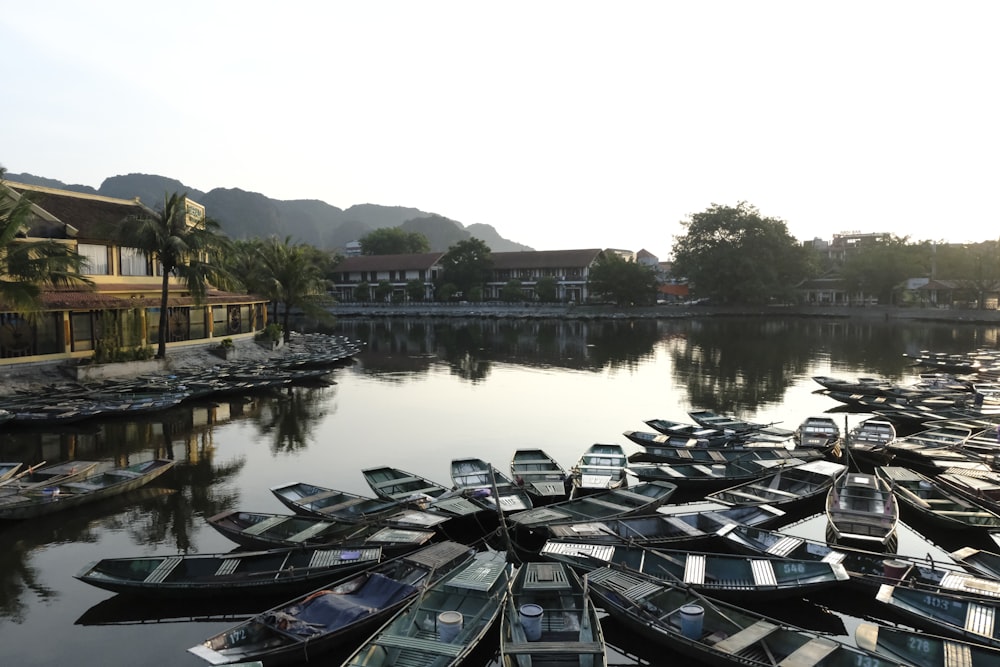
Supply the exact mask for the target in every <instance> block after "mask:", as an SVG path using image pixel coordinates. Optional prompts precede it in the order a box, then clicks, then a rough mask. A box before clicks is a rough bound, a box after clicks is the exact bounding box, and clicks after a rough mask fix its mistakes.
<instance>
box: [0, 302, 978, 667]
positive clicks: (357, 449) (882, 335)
mask: <svg viewBox="0 0 1000 667" xmlns="http://www.w3.org/2000/svg"><path fill="white" fill-rule="evenodd" d="M338 333H342V334H344V335H347V336H349V337H353V338H358V339H360V340H362V342H364V343H365V345H366V349H365V351H364V352H363V353H362V354H361V355H360V356H359V359H358V363H357V364H355V365H353V366H350V367H345V368H343V369H341V370H338V371H337V373H338V374H340V375H338V381H339V382H340V384H337V385H332V386H311V387H294V388H290V389H284V390H282V391H280V392H276V393H269V394H265V395H248V396H245V397H233V398H227V399H226V400H220V401H217V402H215V403H202V404H194V405H182V406H180V407H178V408H175V409H172V410H169V411H165V412H163V413H158V414H155V415H150V416H149V417H146V418H143V419H131V420H112V421H105V422H95V423H93V424H87V423H81V424H79V425H74V426H73V427H72V428H61V429H51V430H37V429H36V430H17V431H14V430H6V431H3V432H0V460H4V461H23V462H25V463H26V464H29V465H30V464H33V463H38V462H41V461H48V462H51V463H55V462H58V461H63V460H68V459H78V460H113V461H116V462H119V463H126V462H135V461H138V460H144V459H148V458H153V457H159V456H163V457H168V458H173V459H175V460H176V461H177V462H178V465H177V466H175V468H174V470H173V471H172V472H171V473H170V476H169V477H168V478H166V479H164V480H163V481H162V482H161V483H160V484H159V486H160V487H162V488H161V489H160V490H157V489H146V490H144V491H143V492H140V494H138V495H129V496H126V497H123V498H120V499H117V500H113V501H108V502H104V503H100V504H95V505H94V506H91V507H84V508H80V509H79V510H78V511H75V512H72V513H69V514H66V515H60V514H56V515H53V516H52V517H50V518H49V519H47V520H45V521H38V522H30V523H24V524H13V525H2V524H0V547H2V548H0V642H2V641H6V642H7V643H6V644H5V645H6V646H8V647H10V646H15V645H16V646H17V647H18V648H16V649H13V653H12V654H13V655H14V657H15V658H17V657H21V658H23V657H24V655H26V654H24V655H22V654H20V653H19V651H21V649H20V648H19V647H20V645H21V642H20V641H16V642H11V639H20V635H21V634H22V633H23V634H24V636H25V637H28V638H31V639H33V640H34V641H36V642H38V641H41V642H44V641H45V638H46V637H47V636H48V635H49V634H51V633H52V632H53V631H58V630H59V629H60V627H61V626H60V625H59V623H61V622H65V616H66V615H68V616H69V617H70V619H69V622H68V623H69V624H70V625H72V624H73V623H74V621H76V619H81V623H83V622H84V621H87V620H88V619H87V618H86V617H84V613H85V612H87V610H88V609H90V608H91V607H95V606H96V605H98V604H103V603H104V602H105V601H106V600H108V599H107V596H106V594H104V593H103V592H99V591H96V590H95V591H90V590H81V588H82V589H87V588H89V587H85V586H83V585H82V584H81V585H79V586H76V587H73V586H72V585H73V584H75V583H77V582H73V581H72V580H70V581H68V582H67V581H66V580H67V579H69V578H70V577H69V574H71V573H72V572H75V571H76V570H78V569H79V568H80V567H82V566H83V565H84V564H85V562H84V561H86V560H90V559H93V558H95V557H110V556H125V555H129V554H136V553H151V552H158V553H167V552H173V553H189V552H208V551H222V550H226V549H228V548H231V546H230V545H228V544H227V543H226V541H225V539H224V538H221V537H220V536H218V535H217V534H215V533H214V531H213V530H212V529H210V528H206V526H205V522H204V518H206V517H208V516H211V515H214V514H217V513H219V512H222V511H225V510H231V509H238V508H241V507H246V508H247V509H250V510H261V511H283V510H280V509H278V507H277V506H276V503H277V501H274V499H273V498H271V496H270V493H269V492H268V491H267V488H268V486H269V485H273V484H277V483H280V482H289V481H297V480H298V479H301V480H302V481H311V482H315V483H319V484H324V485H329V486H331V487H335V488H343V489H345V490H353V491H357V492H364V489H363V488H358V486H357V485H362V486H363V480H362V479H361V477H360V474H359V471H360V469H361V468H363V467H365V466H366V465H373V464H389V465H398V466H399V467H401V468H403V469H407V470H411V469H412V470H414V472H416V473H418V474H426V475H427V476H428V477H431V478H433V479H438V478H442V477H446V474H445V473H444V472H443V471H444V470H445V469H446V468H444V467H443V466H444V463H445V462H446V461H447V459H448V458H450V457H452V456H464V455H474V456H482V458H484V459H485V460H491V462H493V463H494V464H496V465H502V464H504V463H506V461H509V457H510V454H511V453H512V452H513V450H514V448H515V447H520V446H542V447H544V448H545V449H546V450H547V451H549V453H550V454H553V455H555V456H556V457H557V458H558V459H561V460H562V462H563V463H572V462H573V461H574V460H575V457H576V456H578V455H579V453H580V452H582V451H583V449H584V448H585V447H586V446H587V445H589V444H590V443H591V442H597V441H605V438H607V440H608V441H610V440H611V439H612V438H613V437H614V436H615V435H616V434H620V433H621V432H622V430H624V429H627V428H634V427H636V426H638V422H639V420H642V419H647V418H650V417H665V418H670V417H671V415H670V414H653V412H654V411H659V410H661V409H662V410H663V411H664V412H667V411H668V410H670V409H675V410H682V409H683V407H686V406H697V407H702V408H708V409H714V410H717V411H720V412H733V413H737V414H740V415H741V416H745V417H747V418H753V417H754V415H755V414H756V413H759V412H762V411H766V410H767V408H768V407H769V406H778V407H779V408H781V406H788V405H789V404H790V403H792V402H794V401H796V400H800V398H801V397H800V395H801V394H805V395H806V396H807V397H808V396H811V395H810V393H809V392H811V391H812V389H814V388H818V385H816V386H815V387H813V386H812V385H813V384H815V383H813V382H812V381H811V380H810V379H809V378H810V376H811V375H813V374H820V373H822V374H837V375H846V376H851V375H855V376H856V375H881V376H884V377H887V378H890V379H893V380H901V379H903V378H906V377H907V376H910V375H912V373H913V372H914V369H913V368H911V367H910V365H909V361H908V360H907V359H906V358H904V357H903V356H902V355H903V353H904V352H906V353H911V354H912V353H916V352H917V351H919V350H922V349H933V350H937V351H941V352H964V351H968V350H970V349H974V348H976V347H983V346H989V345H993V346H995V345H996V343H997V328H996V327H986V326H972V325H964V326H954V325H948V324H942V323H900V322H898V321H889V322H885V321H881V320H877V319H876V320H859V321H852V320H819V319H815V320H814V319H795V320H765V319H762V318H713V319H704V320H659V321H656V320H636V321H628V320H614V321H586V320H574V321H561V320H552V321H546V320H530V321H513V320H444V319H432V318H428V319H425V320H412V321H410V320H402V319H382V320H373V321H369V322H350V321H345V322H341V323H340V326H339V328H338ZM470 385H476V387H477V391H476V392H470V391H468V389H469V386H470ZM536 392H537V393H536ZM609 394H613V395H609ZM814 405H823V403H822V401H821V402H819V403H810V404H809V409H812V407H813V406H814ZM681 406H683V407H681ZM828 407H829V408H830V409H832V408H834V407H835V406H834V405H833V404H832V403H831V404H830V405H829V406H828ZM786 409H787V408H786ZM819 409H820V410H823V409H827V408H824V407H820V408H819ZM643 411H645V412H646V414H642V412H643ZM567 432H568V435H567ZM581 434H583V435H582V436H581ZM331 441H333V442H332V444H333V445H334V446H331ZM463 447H467V448H469V449H467V450H463V451H458V449H459V448H463ZM352 485H354V486H352ZM164 489H165V490H164ZM249 501H253V503H261V504H259V505H255V506H253V507H248V505H250V504H252V503H251V502H249ZM265 501H271V502H274V503H275V505H271V506H267V505H263V504H262V503H264V502H265ZM809 536H810V537H813V538H817V537H818V538H819V539H822V533H819V534H818V535H809ZM931 540H932V541H934V542H937V543H939V544H941V545H942V546H943V547H944V549H945V550H950V549H951V548H958V547H959V546H963V544H958V542H959V541H964V540H965V537H963V536H961V535H950V536H945V535H942V536H937V535H933V536H931ZM220 545H222V546H221V548H220ZM904 548H905V549H907V550H909V551H916V552H919V553H921V554H922V553H924V552H925V551H926V550H927V549H928V548H930V547H929V545H928V543H927V542H926V541H925V540H924V539H923V537H922V536H921V535H920V534H918V533H917V532H915V531H909V530H908V529H907V530H906V531H905V532H904V534H903V535H901V544H900V549H901V551H902V550H903V549H904ZM98 549H99V550H100V551H99V552H98ZM935 553H937V552H935ZM67 573H69V574H67ZM112 599H114V598H112ZM53 602H57V603H58V604H49V603H53ZM256 606H257V603H253V604H252V605H251V607H256ZM831 606H832V603H831ZM147 607H149V605H138V606H137V605H135V604H128V603H124V602H122V601H121V600H118V601H117V602H115V603H111V602H110V601H108V604H107V605H105V606H104V607H103V610H104V611H105V612H107V613H106V614H104V615H103V616H102V615H101V614H99V613H97V614H96V615H95V616H91V617H90V620H92V621H93V622H96V623H114V622H115V620H114V619H118V620H119V621H121V622H128V620H127V619H128V618H129V617H130V616H133V617H134V616H136V615H137V614H138V615H140V616H141V615H142V614H141V613H140V612H142V610H143V609H146V611H147V612H148V611H149V610H148V609H147ZM60 610H62V612H61V613H62V614H63V616H59V614H60ZM96 611H101V610H96ZM164 611H165V612H169V613H168V614H167V616H169V617H170V618H173V619H174V620H176V621H177V622H174V623H171V627H173V628H181V630H179V631H178V632H177V633H176V634H166V633H161V634H156V633H147V634H144V635H143V639H141V640H136V641H137V642H138V641H148V642H149V643H150V645H151V646H153V647H155V649H156V650H158V651H162V652H163V653H164V654H166V655H170V656H171V657H173V658H177V663H176V664H192V665H193V664H198V663H197V661H196V660H195V661H193V662H186V663H185V662H183V661H184V659H185V658H186V657H187V656H184V655H181V654H183V649H184V648H185V647H186V646H188V645H191V644H194V643H196V642H197V641H200V640H201V639H203V638H204V636H206V635H208V634H209V633H208V632H207V631H206V627H207V626H208V625H210V623H207V621H208V620H209V619H208V618H206V617H199V618H202V619H203V620H204V621H206V622H202V623H191V622H190V621H191V620H192V619H191V618H190V617H191V615H192V614H191V613H190V612H187V613H185V612H184V611H183V610H180V609H174V610H164ZM227 611H228V612H229V613H232V611H231V610H223V613H227ZM245 611H246V612H247V613H252V612H253V611H254V610H253V609H251V610H245ZM806 611H808V610H799V611H796V612H795V613H794V614H793V616H794V617H796V618H795V619H792V620H796V619H799V620H801V619H805V618H807V616H806ZM95 613H96V612H95ZM208 613H209V608H207V607H206V609H205V614H206V615H208ZM825 613H826V612H825V610H823V609H820V610H819V612H817V614H818V615H817V616H815V617H814V619H813V620H812V621H811V622H814V623H815V624H817V625H820V626H822V625H825V624H828V623H833V624H836V623H837V620H836V619H830V618H829V617H828V616H824V615H823V614H825ZM146 615H147V616H148V615H149V614H148V613H147V614H146ZM53 617H55V618H53ZM88 622H89V621H88ZM5 624H6V625H8V626H9V625H17V626H18V633H19V634H18V636H16V637H14V636H12V637H7V636H5V635H4V634H3V632H4V630H5ZM611 625H612V626H613V625H614V623H613V621H612V622H611ZM79 628H83V626H82V625H81V626H79ZM84 629H85V630H89V631H91V632H94V631H96V629H95V628H92V627H89V626H88V627H86V628H84ZM220 629H221V628H220ZM8 631H9V630H8ZM78 631H81V632H82V631H83V630H81V629H78ZM112 631H113V629H108V630H107V632H109V633H110V632H112ZM608 634H609V635H610V636H609V639H611V640H612V642H615V639H614V632H613V631H612V632H609V633H608ZM12 635H13V633H12ZM106 636H107V637H113V638H115V639H121V640H122V642H123V644H124V646H123V648H122V649H116V650H121V651H124V652H128V651H129V645H128V640H127V639H125V638H122V636H121V635H119V634H109V635H106ZM80 641H82V642H83V643H85V644H88V645H89V643H90V642H93V641H94V639H93V635H92V634H91V635H86V638H85V639H82V640H80ZM621 641H622V643H621V644H618V646H627V647H628V651H630V652H632V651H640V650H641V649H642V648H643V643H642V642H640V641H638V640H635V639H634V638H632V639H630V638H629V637H627V636H626V637H624V638H622V640H621ZM66 642H67V646H66V648H65V650H64V651H63V653H62V654H60V655H59V657H61V658H63V659H62V660H61V661H62V662H74V661H75V658H77V657H79V656H78V653H77V652H78V651H79V646H77V647H76V651H75V650H74V647H73V644H72V642H69V641H68V640H66ZM25 646H30V643H26V644H25ZM137 649H138V646H136V645H133V646H132V647H131V650H132V651H133V652H134V651H135V650H137ZM28 650H29V649H28V648H25V649H24V651H28ZM665 653H666V652H665V651H662V650H661V649H659V648H655V649H653V655H651V656H648V657H646V656H641V655H631V656H625V655H621V654H620V653H619V654H616V657H615V658H614V659H613V660H612V662H615V661H617V663H618V664H637V663H639V664H642V663H643V661H646V663H648V664H663V662H662V657H663V655H664V654H665ZM105 657H106V656H95V659H94V660H93V661H91V662H90V663H87V662H86V661H85V660H84V661H82V662H81V661H76V662H77V664H95V665H97V664H113V663H114V662H115V661H114V659H113V658H107V660H110V662H105ZM55 661H56V660H53V662H55ZM12 664H14V663H12ZM117 664H125V662H122V661H119V662H118V663H117Z"/></svg>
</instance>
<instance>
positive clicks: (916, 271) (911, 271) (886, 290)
mask: <svg viewBox="0 0 1000 667" xmlns="http://www.w3.org/2000/svg"><path fill="white" fill-rule="evenodd" d="M928 270H929V266H928V264H927V253H926V248H924V247H923V246H920V245H913V244H910V243H909V240H908V238H907V237H905V236H903V237H898V236H895V235H892V236H889V237H888V238H885V239H880V240H879V241H878V242H872V243H870V244H866V245H865V246H863V247H860V248H858V249H857V250H855V251H854V252H852V253H850V254H849V255H848V256H847V258H846V259H845V260H844V264H843V266H842V267H841V269H840V274H841V277H842V278H843V279H844V282H845V283H846V285H847V288H848V291H849V293H850V294H858V295H861V296H862V297H867V296H874V297H876V298H877V299H878V302H879V303H881V304H893V303H895V293H896V292H897V291H898V289H899V287H900V285H901V284H902V283H903V282H904V281H905V280H906V279H907V278H912V277H915V276H925V275H927V272H928Z"/></svg>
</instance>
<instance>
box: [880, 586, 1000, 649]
mask: <svg viewBox="0 0 1000 667" xmlns="http://www.w3.org/2000/svg"><path fill="white" fill-rule="evenodd" d="M875 599H876V600H878V601H879V602H881V603H882V604H884V605H886V606H888V607H890V608H891V609H892V610H893V611H894V612H896V613H897V614H898V615H899V616H901V617H902V618H905V619H906V622H907V623H908V624H911V625H913V627H916V628H920V629H922V630H925V631H927V632H932V633H940V634H944V635H948V636H951V637H958V638H959V639H966V640H968V641H970V642H975V643H977V644H985V645H987V646H993V647H997V648H1000V625H997V624H996V623H994V619H996V617H997V615H998V612H1000V609H998V607H1000V601H998V600H996V599H993V600H989V599H984V598H973V597H969V596H966V595H956V594H954V593H945V592H942V591H930V590H919V589H916V588H910V587H908V586H891V585H889V584H883V585H882V586H881V587H880V588H879V591H878V594H877V595H876V596H875Z"/></svg>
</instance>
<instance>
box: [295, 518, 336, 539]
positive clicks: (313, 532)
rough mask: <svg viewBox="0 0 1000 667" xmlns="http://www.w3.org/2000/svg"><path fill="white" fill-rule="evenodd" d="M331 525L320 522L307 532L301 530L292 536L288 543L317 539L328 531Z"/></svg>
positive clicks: (307, 529)
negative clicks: (316, 537) (317, 536)
mask: <svg viewBox="0 0 1000 667" xmlns="http://www.w3.org/2000/svg"><path fill="white" fill-rule="evenodd" d="M331 525H332V524H329V523H326V522H324V521H320V522H318V523H314V524H313V525H311V526H309V527H308V528H306V529H305V530H300V531H299V532H297V533H295V534H294V535H292V536H291V537H289V538H288V541H290V542H303V541H305V540H308V539H309V538H310V537H315V536H316V535H317V534H319V533H321V532H323V531H324V530H326V529H327V528H329V527H330V526H331Z"/></svg>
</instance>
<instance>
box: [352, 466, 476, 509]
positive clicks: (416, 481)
mask: <svg viewBox="0 0 1000 667" xmlns="http://www.w3.org/2000/svg"><path fill="white" fill-rule="evenodd" d="M361 475H362V476H363V477H364V478H365V481H366V482H367V483H368V486H369V487H371V490H372V491H374V492H375V495H376V496H378V497H379V498H385V499H387V500H395V501H399V502H415V503H420V506H421V507H422V508H424V509H428V510H431V511H435V512H442V513H444V514H447V515H449V516H453V517H462V516H464V517H473V516H475V515H477V514H479V513H481V512H482V511H483V506H482V505H477V504H476V503H473V502H472V501H470V500H469V499H468V498H463V497H462V495H461V494H460V493H458V492H456V491H454V490H453V489H449V488H448V487H446V486H444V485H442V484H438V483H437V482H432V481H430V480H428V479H425V478H423V477H421V476H419V475H415V474H413V473H410V472H406V471H405V470H400V469H399V468H391V467H389V466H381V467H377V468H367V469H365V470H362V471H361Z"/></svg>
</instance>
